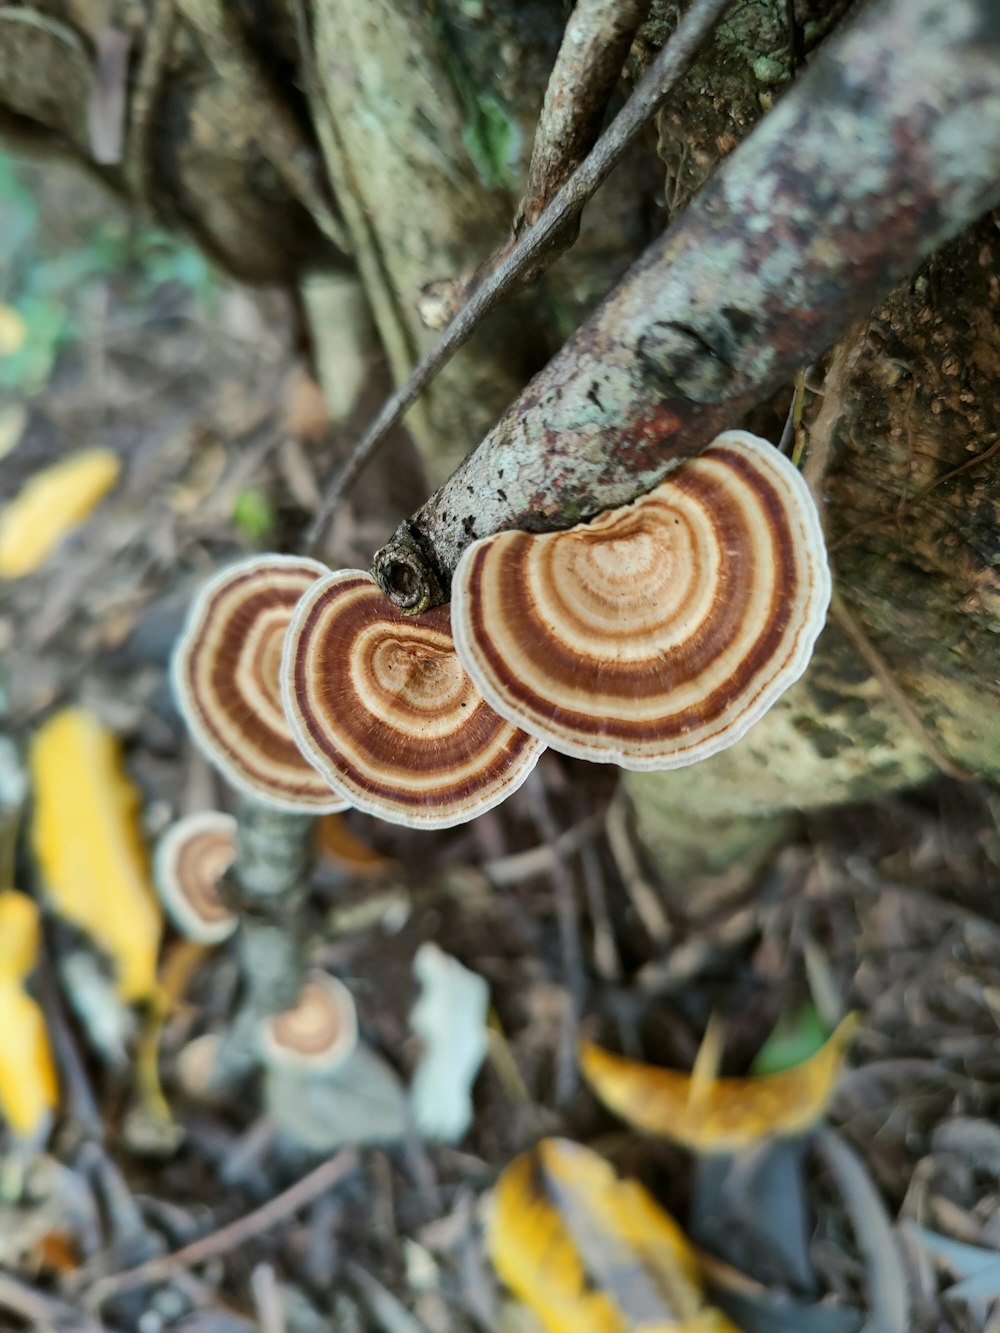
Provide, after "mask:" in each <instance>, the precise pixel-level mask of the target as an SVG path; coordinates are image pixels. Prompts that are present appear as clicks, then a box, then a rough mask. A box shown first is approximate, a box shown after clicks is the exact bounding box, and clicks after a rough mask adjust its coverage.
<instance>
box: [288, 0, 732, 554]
mask: <svg viewBox="0 0 1000 1333" xmlns="http://www.w3.org/2000/svg"><path fill="white" fill-rule="evenodd" d="M729 3H730V0H694V3H693V4H692V5H691V8H690V9H689V10H688V11H687V13H686V14H685V15H684V17H683V18H682V19H681V21H680V23H679V24H678V25H677V29H676V31H675V32H674V33H673V35H672V36H671V38H670V40H669V42H668V43H667V45H666V46H665V47H664V48H663V50H662V51H661V52H660V54H659V55H658V56H657V58H656V60H655V61H654V62H653V64H652V66H651V67H650V69H649V70H648V71H647V73H646V75H645V77H644V78H643V80H642V82H641V83H640V84H639V86H638V88H636V90H635V92H634V93H633V94H632V96H631V97H630V98H629V100H628V102H627V103H626V104H625V106H624V107H623V108H622V110H621V111H620V112H619V113H618V115H617V116H616V117H615V119H614V121H612V123H611V125H610V126H609V127H608V129H607V130H606V131H605V133H604V134H603V135H602V136H601V138H600V140H599V141H598V143H597V145H596V147H595V148H594V149H593V150H592V152H591V153H590V154H589V156H588V157H587V158H586V160H585V161H584V162H583V163H582V165H581V166H579V167H578V168H577V169H576V171H575V172H574V173H573V175H572V176H571V177H570V178H569V180H568V181H567V182H566V184H565V185H564V186H563V187H562V189H561V190H560V191H559V192H558V194H557V195H556V197H555V198H554V199H553V201H552V203H551V204H550V205H549V207H548V208H547V209H546V210H545V212H544V213H543V214H542V215H541V217H540V218H539V219H538V221H537V222H536V223H535V225H534V226H533V227H530V228H529V229H528V230H527V231H526V232H525V233H524V234H523V236H522V237H521V239H520V240H519V241H518V242H517V244H516V245H515V246H514V248H513V249H512V250H511V252H510V254H509V255H508V256H507V257H506V259H505V260H504V261H503V262H502V263H501V264H500V265H499V267H498V268H497V269H496V270H495V271H494V272H492V273H491V274H490V275H489V276H488V277H486V278H485V279H484V280H483V282H482V283H481V285H480V286H479V287H477V288H476V290H475V291H474V292H473V294H472V296H471V298H470V299H469V302H468V304H466V305H465V306H463V308H462V310H461V311H460V312H459V313H458V314H457V315H456V316H455V318H454V319H453V320H452V321H451V323H450V324H449V325H448V327H447V328H446V329H445V331H444V333H443V334H442V335H441V338H440V340H439V341H438V342H437V343H436V344H435V346H434V347H433V348H431V350H430V352H428V354H427V355H426V356H425V357H424V359H423V360H422V361H421V362H420V364H419V365H418V366H417V367H416V368H415V369H414V371H413V373H412V374H411V375H410V377H409V379H407V380H406V381H405V383H403V384H401V385H400V387H399V388H398V389H397V390H396V392H395V393H394V394H393V395H392V397H391V398H389V399H387V400H386V402H385V404H384V405H383V407H382V410H381V411H380V412H379V414H378V416H377V417H376V418H375V420H374V421H373V422H372V423H371V425H370V426H369V427H368V429H367V431H365V433H364V435H363V436H362V437H361V439H360V440H359V441H358V443H357V444H356V445H355V446H354V449H353V450H352V452H351V454H350V456H349V457H348V458H347V460H346V462H345V463H344V464H343V466H342V467H341V468H340V470H339V471H338V473H337V475H336V476H335V477H334V478H333V481H332V482H331V484H330V486H329V487H328V488H327V491H326V493H325V495H324V497H323V503H322V504H321V505H320V508H319V510H318V511H317V513H316V516H315V518H314V519H313V521H312V523H311V524H310V526H309V530H308V532H307V533H306V537H305V545H306V549H307V550H314V549H315V547H316V544H317V542H318V541H319V539H320V537H321V536H322V533H323V529H324V528H325V527H326V523H327V520H328V519H329V517H330V515H331V514H332V513H333V511H334V509H335V508H336V507H337V504H338V502H339V500H340V497H341V496H342V495H343V494H344V491H345V490H346V489H347V487H348V486H349V485H350V483H351V482H352V481H353V480H354V478H355V477H356V476H357V474H358V473H359V472H360V471H361V469H362V468H363V467H364V466H365V464H366V463H367V462H368V460H369V459H370V458H371V456H372V454H373V453H374V452H375V449H376V448H377V447H378V445H379V444H380V443H381V441H382V439H383V438H384V437H385V435H386V432H387V431H389V430H391V429H392V427H393V426H394V425H395V424H396V422H397V421H399V420H400V418H401V417H402V416H403V413H404V412H405V411H406V410H407V408H408V407H410V406H411V405H412V404H413V403H414V402H415V401H416V399H417V398H418V397H419V395H420V394H421V392H422V391H423V390H424V389H425V388H426V387H427V385H428V384H429V383H430V382H431V380H432V379H433V378H434V377H435V375H437V373H438V371H439V370H441V368H442V367H443V366H444V365H446V364H447V362H448V361H450V360H451V358H452V356H453V355H454V354H455V352H457V351H458V349H459V348H460V347H461V346H462V345H463V344H464V343H466V342H467V341H468V340H469V338H470V337H471V336H472V333H473V331H474V330H475V328H476V326H477V325H478V324H479V322H480V321H481V320H482V319H483V317H484V316H485V315H487V314H489V312H490V311H491V310H492V309H494V307H495V306H497V305H499V304H500V302H501V301H503V299H504V298H505V297H506V296H508V295H509V294H510V293H511V292H512V291H513V290H514V288H515V287H517V286H518V284H519V282H520V281H521V279H522V278H523V277H524V275H525V274H526V273H528V272H530V271H531V270H532V269H534V268H536V267H537V266H538V265H539V263H540V262H541V261H542V259H543V257H544V259H545V261H546V262H549V263H551V262H552V260H554V259H555V258H557V257H558V255H559V254H560V253H561V249H560V242H561V240H562V239H563V238H564V237H566V238H567V239H570V238H571V237H572V230H571V229H569V224H570V223H571V222H572V221H573V220H574V219H575V218H577V217H578V216H579V214H580V213H581V211H582V210H583V207H584V205H585V204H586V202H587V200H588V199H589V198H590V197H591V195H592V194H593V193H594V192H595V190H597V188H598V187H599V186H600V185H601V184H602V183H603V182H604V181H605V180H606V179H607V177H608V175H609V174H610V173H611V171H612V169H613V168H614V167H615V166H616V164H617V163H618V162H619V161H620V160H621V158H622V157H623V155H624V153H625V150H626V148H627V147H628V145H629V144H630V143H631V142H632V140H633V139H634V138H635V136H636V134H638V132H639V130H640V129H642V127H643V125H645V124H646V123H647V122H648V121H649V120H651V119H652V117H653V116H654V115H655V114H656V112H657V111H658V110H659V108H660V106H661V105H662V104H663V102H664V101H665V99H666V97H667V95H668V93H670V91H671V90H672V89H673V88H674V86H675V85H676V84H677V83H678V82H679V81H680V79H682V78H683V76H684V75H685V74H686V73H687V71H688V69H690V67H691V64H692V62H693V61H694V58H695V56H696V55H697V54H698V51H699V50H700V48H701V46H702V44H703V42H704V41H705V39H706V38H707V37H708V35H709V33H710V32H711V31H712V29H713V28H714V27H715V25H716V24H717V23H718V21H719V19H720V18H721V17H722V15H723V13H724V12H725V10H726V9H727V8H728V6H729Z"/></svg>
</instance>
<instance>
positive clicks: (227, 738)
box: [173, 431, 830, 828]
mask: <svg viewBox="0 0 1000 1333" xmlns="http://www.w3.org/2000/svg"><path fill="white" fill-rule="evenodd" d="M829 597H830V578H829V572H828V568H827V562H826V555H825V548H824V543H823V534H822V529H821V526H820V521H819V517H818V515H817V512H816V508H815V505H814V503H813V500H812V497H811V496H810V494H809V491H808V489H807V487H806V485H805V483H804V481H803V480H802V478H801V476H800V474H799V473H798V471H797V469H796V468H795V467H794V466H793V465H792V464H791V463H790V462H789V461H788V459H786V458H785V457H784V456H783V455H782V454H780V453H779V452H778V450H777V449H775V448H773V447H772V446H771V445H770V444H768V443H767V442H765V441H763V440H760V439H758V438H757V437H755V436H752V435H749V434H748V433H746V432H744V431H729V432H726V433H725V434H723V435H721V436H719V437H718V439H717V440H716V441H715V442H714V443H713V444H712V445H711V446H710V447H709V448H708V449H707V450H706V451H705V452H704V453H703V454H701V455H700V456H699V457H698V458H696V459H693V460H691V461H689V462H687V463H686V464H684V465H683V466H682V467H680V468H678V469H677V470H676V471H674V472H673V473H671V474H670V476H668V478H667V479H666V480H665V481H664V482H662V483H661V484H660V485H659V486H657V487H656V488H655V489H654V490H652V491H650V492H649V493H648V494H647V495H645V496H643V497H641V498H640V499H639V500H636V501H634V502H632V503H631V504H628V505H624V506H622V507H621V508H620V509H616V510H611V511H609V512H606V513H604V514H602V515H601V516H600V517H599V518H597V519H596V520H595V521H593V522H591V523H589V524H585V525H580V526H579V527H577V528H572V529H570V530H568V531H564V532H556V533H545V534H540V535H532V534H528V533H524V532H516V531H510V532H501V533H498V534H496V535H494V536H492V537H486V538H483V539H482V540H480V541H478V542H475V543H474V544H473V545H471V546H470V547H469V549H468V550H467V551H466V553H465V554H464V556H463V557H462V559H461V561H460V563H459V565H458V568H457V570H456V573H455V577H454V580H453V584H452V600H451V603H450V605H446V606H441V607H436V608H434V609H432V610H430V611H427V612H425V613H423V614H422V615H417V616H407V615H405V614H404V613H403V612H402V611H401V610H400V609H399V608H398V607H396V606H395V605H393V603H392V602H391V601H390V600H389V599H388V598H387V597H386V596H385V595H384V594H383V593H382V592H381V591H380V589H379V588H378V587H377V585H376V584H375V583H374V581H373V580H372V578H371V577H370V576H369V575H368V574H366V573H364V572H361V571H358V570H339V571H335V572H331V571H329V570H328V569H327V568H326V567H325V566H323V565H322V564H320V563H319V562H318V561H315V560H310V559H307V558H300V557H297V556H282V555H262V556H255V557H252V558H250V559H248V560H244V561H241V562H239V563H238V564H235V565H232V566H230V567H229V568H227V569H224V570H222V571H221V573H219V574H217V575H216V576H215V577H214V578H212V579H211V580H210V581H209V583H208V584H207V585H206V586H205V587H204V588H203V589H202V591H201V592H200V594H199V596H198V597H197V598H196V600H195V602H194V604H193V606H192V607H191V611H190V614H189V617H188V621H187V624H186V627H185V630H184V633H183V635H182V637H181V639H180V640H179V642H178V644H177V648H176V651H175V655H174V662H173V678H174V686H175V693H176V696H177V700H178V703H179V705H180V707H181V710H182V712H183V715H184V717H185V719H186V722H187V724H188V727H189V729H190V732H191V735H192V736H193V738H194V740H195V742H196V743H197V744H198V745H199V746H200V747H201V749H202V750H203V751H204V752H205V754H206V755H207V756H208V758H209V759H210V761H211V762H212V763H213V764H215V765H216V766H217V767H218V768H219V770H220V771H221V772H222V774H223V775H224V776H225V777H226V778H227V779H228V780H229V781H230V782H231V783H232V784H233V785H234V786H235V787H236V788H238V789H239V790H241V791H242V792H244V793H245V794H246V795H248V796H250V797H251V798H253V799H254V800H256V801H259V802H262V803H263V804H265V805H270V806H272V807H275V808H277V809H281V810H286V811H297V812H301V813H303V814H313V815H315V814H319V813H323V812H328V811H336V810H344V809H346V808H347V807H349V806H353V807H355V808H357V809H360V810H363V811H365V812H367V813H368V814H372V815H376V816H378V817H379V818H382V819H386V820H389V821H391V822H394V823H399V824H405V825H408V826H410V827H414V828H443V827H449V826H451V825H454V824H460V823H463V822H465V821H467V820H469V819H473V818H474V817H475V816H476V815H478V814H480V813H482V812H483V811H485V810H488V809H490V808H491V807H493V806H495V805H497V804H498V803H499V802H500V801H502V800H504V799H505V797H507V796H509V795H510V794H511V792H513V791H515V790H516V789H517V787H519V786H520V784H521V783H522V782H523V781H524V779H525V778H526V777H527V775H528V773H529V772H530V771H531V769H532V768H533V766H534V764H535V763H536V761H537V759H538V756H539V755H540V754H541V753H542V751H543V749H544V748H545V747H546V746H551V747H552V748H553V749H554V750H557V751H559V752H560V753H563V754H568V755H573V756H576V757H579V758H584V759H589V760H594V761H598V762H607V763H614V764H618V765H621V766H622V767H625V768H633V769H665V768H678V767H681V766H683V765H686V764H691V763H694V762H696V761H697V760H699V759H702V758H705V757H706V756H707V755H710V754H714V753H716V752H717V751H719V750H722V749H724V748H726V747H727V746H728V745H731V744H733V742H734V741H736V740H738V739H739V737H740V736H742V735H743V734H744V732H745V731H746V730H747V729H748V727H750V726H751V725H752V724H753V723H754V722H756V721H757V720H758V719H759V718H760V717H761V716H762V715H763V714H764V713H765V712H766V711H767V709H768V708H769V707H770V706H771V704H773V703H774V701H775V700H776V699H777V698H778V696H779V695H780V694H781V693H783V691H784V690H785V689H786V688H787V687H788V686H789V685H791V683H792V682H793V681H794V680H796V679H797V678H798V677H799V676H800V675H801V674H802V672H803V670H804V669H805V666H806V663H807V662H808V660H809V656H810V653H811V651H812V646H813V643H814V641H815V639H816V636H817V635H818V633H819V631H820V629H821V628H822V625H823V622H824V618H825V614H826V609H827V605H828V602H829Z"/></svg>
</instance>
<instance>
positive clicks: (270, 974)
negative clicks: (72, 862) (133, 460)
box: [172, 555, 346, 1091]
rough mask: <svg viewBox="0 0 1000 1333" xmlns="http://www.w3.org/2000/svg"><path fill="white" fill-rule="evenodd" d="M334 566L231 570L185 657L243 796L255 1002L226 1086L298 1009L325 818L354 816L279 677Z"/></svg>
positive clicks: (208, 591) (199, 712) (204, 734)
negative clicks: (305, 738)
mask: <svg viewBox="0 0 1000 1333" xmlns="http://www.w3.org/2000/svg"><path fill="white" fill-rule="evenodd" d="M326 572H327V570H326V566H325V565H321V564H320V563H319V562H318V561H315V560H307V559H304V558H299V557H296V556H284V555H262V556H254V557H251V558H250V559H247V560H242V561H240V562H238V563H237V564H235V565H230V566H229V567H228V568H227V569H224V570H222V571H221V572H220V573H218V574H217V575H215V577H214V578H212V579H210V580H209V582H208V583H207V584H206V586H205V587H204V588H203V589H202V590H201V592H200V593H199V595H198V597H197V598H196V599H195V601H194V604H193V605H192V607H191V611H190V613H189V615H188V620H187V624H186V626H185V629H184V633H183V634H182V636H181V638H180V639H179V641H178V643H177V646H176V649H175V651H174V657H173V664H172V667H173V679H174V688H175V692H176V695H177V701H178V704H179V706H180V709H181V712H182V714H183V716H184V718H185V721H186V722H187V724H188V727H189V729H190V731H191V734H192V736H193V737H194V740H195V742H196V743H197V745H198V746H199V747H200V748H201V749H202V750H203V751H204V753H205V754H206V755H207V756H208V758H209V759H210V760H211V761H212V763H213V764H215V765H216V767H217V768H219V769H220V770H221V772H222V773H223V774H224V775H225V776H226V777H227V778H228V779H229V781H230V782H232V783H233V785H234V786H235V787H237V789H238V790H239V792H240V793H241V802H240V810H239V827H238V831H237V838H236V863H235V866H234V872H233V879H234V896H235V897H236V899H237V906H238V909H239V914H240V917H241V922H242V925H241V929H240V933H239V954H240V969H241V972H242V976H243V983H244V994H243V999H242V1002H241V1006H240V1010H239V1012H238V1013H237V1015H236V1018H235V1020H234V1022H233V1024H232V1026H231V1028H230V1030H229V1032H228V1033H227V1035H226V1038H225V1040H224V1041H223V1043H222V1045H221V1047H220V1050H219V1057H218V1060H217V1063H216V1068H215V1075H214V1087H215V1090H216V1091H221V1089H222V1088H223V1087H225V1086H229V1085H233V1084H235V1083H237V1082H238V1081H239V1080H240V1079H241V1078H242V1077H244V1076H245V1075H246V1074H248V1073H249V1072H250V1070H251V1069H252V1068H253V1067H254V1066H255V1065H256V1064H257V1062H258V1058H259V1053H258V1049H257V1037H256V1033H257V1028H258V1026H259V1024H260V1021H261V1020H262V1019H263V1018H265V1017H266V1016H267V1015H268V1014H274V1013H280V1012H281V1011H283V1010H285V1009H288V1008H290V1007H291V1006H292V1005H293V1004H294V1003H295V998H296V996H297V995H298V992H299V987H300V985H301V983H302V977H303V973H304V966H305V961H304V941H305V931H306V921H305V911H306V902H307V897H308V889H309V872H310V867H311V864H312V855H313V835H314V830H315V817H316V816H317V815H318V814H321V813H324V812H329V811H335V810H343V809H344V808H345V805H346V802H345V801H343V800H342V799H341V798H340V797H339V796H336V795H335V794H334V793H333V792H331V790H330V788H329V787H328V786H327V784H326V783H325V782H324V781H323V780H322V778H321V777H320V776H319V774H318V773H316V771H315V769H313V767H312V766H311V765H310V764H309V763H308V762H307V761H306V760H305V759H304V758H303V757H302V755H301V754H300V753H299V751H298V749H297V748H296V745H295V741H294V739H293V737H292V733H291V730H290V729H289V726H288V723H287V722H286V720H285V716H284V714H283V712H282V708H281V692H280V687H279V681H278V671H279V667H280V664H281V652H282V644H283V641H284V638H285V634H286V631H287V629H288V624H289V621H290V620H291V616H292V611H293V609H294V607H295V604H296V602H297V601H298V600H299V598H300V597H301V596H302V594H303V593H304V592H305V591H306V589H307V588H308V587H309V586H310V585H311V584H312V583H314V582H315V581H316V580H317V579H318V578H319V577H320V576H321V575H323V574H325V573H326Z"/></svg>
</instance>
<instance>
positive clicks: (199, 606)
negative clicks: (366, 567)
mask: <svg viewBox="0 0 1000 1333" xmlns="http://www.w3.org/2000/svg"><path fill="white" fill-rule="evenodd" d="M326 573H327V568H326V566H325V565H322V564H320V563H319V561H317V560H309V559H306V558H305V557H299V556H287V555H262V556H253V557H251V558H250V559H248V560H241V561H239V562H238V563H237V564H235V565H230V566H228V568H226V569H223V570H222V571H221V572H220V573H218V574H216V575H215V577H214V578H212V579H210V580H209V581H208V583H207V584H206V585H205V586H204V587H203V588H202V590H201V592H200V593H199V594H198V596H197V597H196V599H195V601H194V603H193V604H192V606H191V610H190V612H189V613H188V619H187V623H186V625H185V628H184V633H183V634H182V635H181V638H180V639H179V640H178V642H177V646H176V648H175V650H174V657H173V680H174V691H175V693H176V696H177V701H178V704H179V706H180V709H181V712H182V713H183V715H184V719H185V721H186V722H187V724H188V728H189V730H190V732H191V735H192V736H193V737H194V740H195V742H196V743H197V744H198V746H199V747H200V748H201V749H202V750H203V751H204V752H205V754H206V755H207V756H208V758H209V759H210V760H211V761H212V763H213V764H215V765H216V767H217V768H218V769H219V770H220V771H221V772H222V773H223V774H224V776H225V777H226V778H227V779H228V780H229V781H230V782H231V783H232V784H233V786H234V787H236V788H237V789H238V790H240V791H241V792H244V793H245V794H246V795H248V796H250V797H252V798H253V799H255V800H257V801H259V802H261V803H262V804H264V805H268V806H271V807H272V808H274V809H278V810H288V811H294V812H297V813H301V814H322V813H325V812H329V811H333V810H343V809H345V808H346V806H347V802H346V801H344V800H341V799H340V798H339V797H338V796H335V795H334V793H333V792H331V791H330V788H329V787H328V786H327V784H326V783H325V782H324V781H323V780H322V779H321V778H320V776H319V775H318V774H317V772H316V770H315V769H314V768H313V767H312V765H311V764H309V763H308V762H307V761H306V760H305V759H304V758H303V757H302V755H301V754H300V753H299V751H298V749H297V747H296V745H295V741H294V740H293V739H292V734H291V731H290V730H289V727H288V723H287V722H286V720H285V715H284V713H283V712H282V710H281V694H280V689H279V683H278V671H279V666H280V663H281V649H282V641H283V640H284V637H285V632H286V630H287V628H288V624H289V621H290V620H291V617H292V612H293V610H294V609H295V604H296V602H298V600H299V598H300V597H301V596H302V594H303V593H304V592H305V591H306V590H307V589H308V588H309V587H310V585H311V584H313V583H314V582H315V581H316V580H317V579H318V578H319V577H320V576H321V575H323V574H326Z"/></svg>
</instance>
